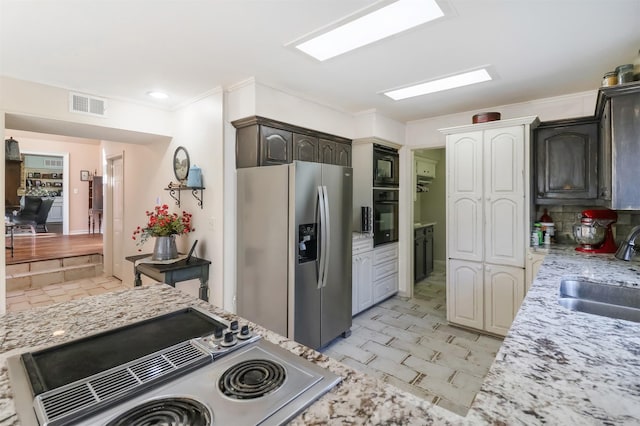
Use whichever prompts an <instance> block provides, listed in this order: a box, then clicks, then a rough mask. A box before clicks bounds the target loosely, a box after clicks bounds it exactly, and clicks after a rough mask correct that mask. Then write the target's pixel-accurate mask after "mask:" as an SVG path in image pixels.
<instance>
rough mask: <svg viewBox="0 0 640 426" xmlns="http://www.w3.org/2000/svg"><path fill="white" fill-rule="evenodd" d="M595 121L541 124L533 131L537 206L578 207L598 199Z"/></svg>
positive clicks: (586, 119) (589, 118)
mask: <svg viewBox="0 0 640 426" xmlns="http://www.w3.org/2000/svg"><path fill="white" fill-rule="evenodd" d="M598 134H599V129H598V121H597V120H596V118H595V117H587V118H579V119H571V120H555V121H547V122H544V123H541V124H540V126H539V127H538V128H537V129H536V130H535V140H534V146H535V148H534V149H535V154H534V155H535V174H536V193H535V195H536V203H537V204H558V203H563V204H578V203H581V202H583V201H592V200H596V199H597V198H598Z"/></svg>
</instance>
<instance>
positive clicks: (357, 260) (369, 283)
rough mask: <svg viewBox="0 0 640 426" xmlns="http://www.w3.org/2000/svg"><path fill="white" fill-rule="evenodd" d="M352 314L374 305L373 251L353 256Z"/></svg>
mask: <svg viewBox="0 0 640 426" xmlns="http://www.w3.org/2000/svg"><path fill="white" fill-rule="evenodd" d="M351 266H352V267H351V272H352V284H353V285H352V302H351V314H352V315H356V314H357V313H359V312H362V311H364V310H365V309H367V308H368V307H370V306H371V305H373V279H372V275H373V252H372V251H370V252H367V253H361V254H359V255H356V256H353V260H352V262H351Z"/></svg>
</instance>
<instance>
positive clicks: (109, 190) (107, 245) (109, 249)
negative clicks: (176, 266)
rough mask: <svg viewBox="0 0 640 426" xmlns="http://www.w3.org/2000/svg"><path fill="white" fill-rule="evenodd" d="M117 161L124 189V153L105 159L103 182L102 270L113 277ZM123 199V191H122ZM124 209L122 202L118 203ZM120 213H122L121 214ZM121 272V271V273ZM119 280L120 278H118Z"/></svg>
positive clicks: (108, 156)
mask: <svg viewBox="0 0 640 426" xmlns="http://www.w3.org/2000/svg"><path fill="white" fill-rule="evenodd" d="M117 160H122V166H123V168H122V181H123V189H124V178H125V171H124V151H122V152H120V153H118V154H111V155H107V156H106V157H105V163H106V164H105V175H106V176H105V177H106V179H105V181H106V194H105V210H104V213H105V218H104V226H105V230H104V248H103V254H102V255H103V269H104V273H105V274H106V275H108V276H113V259H114V254H113V251H114V236H113V235H114V234H113V228H114V226H113V217H114V213H113V208H114V202H113V197H114V193H113V163H114V162H115V161H117ZM123 197H124V191H123ZM120 205H121V206H123V207H124V202H122V203H120ZM121 213H122V212H121ZM121 272H122V271H121ZM118 278H121V277H118Z"/></svg>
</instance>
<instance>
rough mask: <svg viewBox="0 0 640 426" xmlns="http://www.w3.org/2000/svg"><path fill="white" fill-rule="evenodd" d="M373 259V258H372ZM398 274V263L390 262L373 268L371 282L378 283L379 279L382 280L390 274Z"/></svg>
mask: <svg viewBox="0 0 640 426" xmlns="http://www.w3.org/2000/svg"><path fill="white" fill-rule="evenodd" d="M374 257H375V256H374ZM397 273H398V261H397V260H392V261H390V262H385V263H381V264H379V265H374V266H373V281H378V280H379V279H380V278H384V277H386V276H389V275H391V274H397Z"/></svg>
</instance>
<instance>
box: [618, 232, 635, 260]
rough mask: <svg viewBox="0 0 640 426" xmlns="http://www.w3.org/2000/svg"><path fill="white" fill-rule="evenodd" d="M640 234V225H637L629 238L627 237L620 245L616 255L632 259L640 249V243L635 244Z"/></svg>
mask: <svg viewBox="0 0 640 426" xmlns="http://www.w3.org/2000/svg"><path fill="white" fill-rule="evenodd" d="M639 234H640V225H638V226H635V227H634V228H633V229H632V230H631V232H629V235H628V236H627V238H625V240H624V242H623V243H622V244H620V247H618V251H616V257H617V258H618V259H620V260H627V261H628V260H631V258H632V257H633V255H634V254H635V253H636V252H637V251H640V245H635V244H634V242H635V240H636V237H638V235H639Z"/></svg>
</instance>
